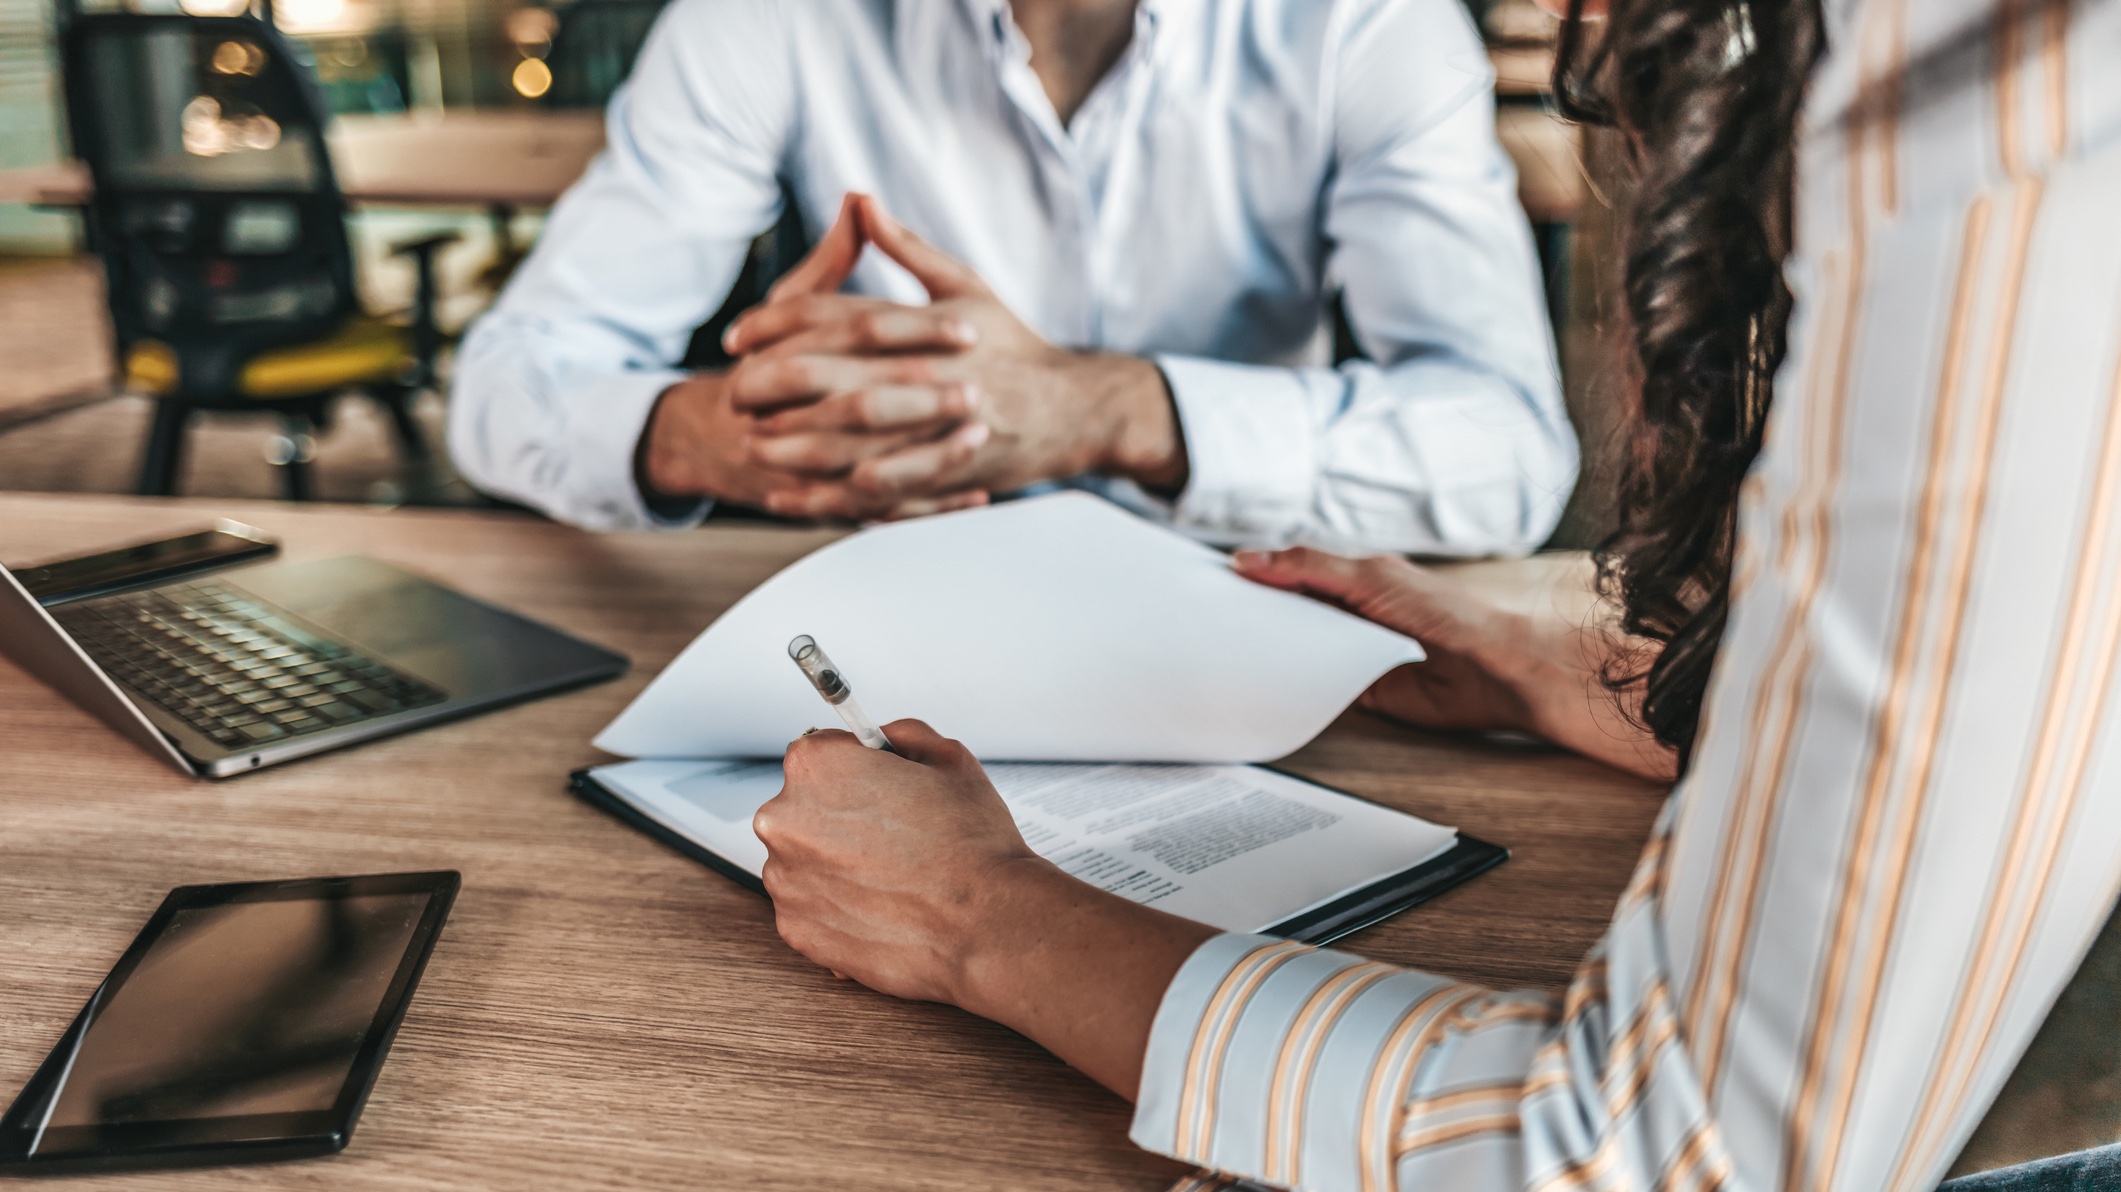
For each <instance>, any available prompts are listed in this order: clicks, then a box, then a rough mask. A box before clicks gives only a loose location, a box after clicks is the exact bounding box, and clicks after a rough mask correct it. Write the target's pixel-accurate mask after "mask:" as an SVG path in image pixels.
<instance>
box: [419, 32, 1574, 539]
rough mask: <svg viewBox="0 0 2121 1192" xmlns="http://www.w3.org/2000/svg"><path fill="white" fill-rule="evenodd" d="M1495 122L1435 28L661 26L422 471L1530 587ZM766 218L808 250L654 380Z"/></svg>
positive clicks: (1508, 247) (1533, 310)
mask: <svg viewBox="0 0 2121 1192" xmlns="http://www.w3.org/2000/svg"><path fill="white" fill-rule="evenodd" d="M1490 89H1491V74H1490V70H1489V67H1488V64H1487V60H1486V57H1485V55H1484V54H1483V53H1482V50H1481V46H1480V42H1479V40H1478V38H1477V37H1476V36H1475V34H1474V31H1473V29H1472V27H1471V24H1470V22H1469V21H1468V19H1467V18H1466V16H1465V14H1464V12H1463V10H1462V9H1461V8H1460V6H1459V4H1458V3H1457V0H778V2H776V0H676V2H675V3H673V4H672V6H671V7H670V8H669V9H668V10H667V11H666V12H665V14H664V16H663V17H662V19H661V21H660V23H659V25H658V26H657V28H656V31H655V32H654V34H653V35H651V37H650V38H649V41H648V44H647V46H646V47H645V48H644V50H643V52H642V54H641V58H640V61H639V63H638V65H637V66H636V68H635V71H634V74H633V77H632V79H631V81H630V82H629V83H628V84H627V85H626V86H625V87H624V88H623V89H622V90H621V92H620V93H619V95H618V96H617V97H616V98H615V99H614V100H613V101H612V104H611V110H610V115H609V145H608V148H607V149H606V150H605V152H604V154H603V155H602V156H601V157H600V158H598V160H597V161H596V162H595V163H594V164H593V165H592V166H591V167H590V169H589V172H588V173H587V174H586V175H585V176H584V177H583V179H582V180H581V181H580V182H579V183H577V184H576V185H575V187H574V188H573V189H572V190H571V191H570V192H569V193H568V195H567V196H566V197H565V198H564V199H563V200H562V201H561V203H560V204H559V206H558V207H557V208H556V209H555V210H554V212H553V215H552V218H551V220H550V221H549V222H548V224H547V225H546V228H545V231H544V234H543V236H542V237H541V239H540V241H539V244H538V247H537V250H536V252H534V253H533V254H532V256H531V257H530V259H529V260H528V261H527V262H526V263H525V264H524V266H523V267H522V269H521V270H520V271H519V272H518V274H517V275H516V277H515V279H514V280H513V281H512V282H511V284H510V285H509V287H508V289H507V291H506V292H505V293H504V294H503V295H502V297H501V300H500V301H499V302H498V303H497V304H496V306H495V308H494V309H493V310H492V311H491V312H490V313H488V314H487V315H486V316H485V317H483V318H482V319H481V320H480V321H479V323H478V324H477V325H476V326H475V327H474V328H473V330H472V332H471V333H470V335H469V336H468V337H467V339H466V341H465V344H464V348H463V351H462V352H461V354H460V357H459V360H458V364H457V381H456V386H455V394H454V400H453V404H452V410H451V427H450V441H451V446H452V450H453V454H454V456H455V458H456V461H457V463H458V466H459V467H460V468H461V469H462V471H463V472H464V473H465V475H466V476H467V477H468V478H469V479H471V480H472V481H473V482H474V483H477V484H479V485H481V486H482V487H484V488H486V489H489V490H491V491H494V492H496V493H500V494H502V495H506V496H510V497H513V498H516V499H518V500H523V501H526V502H528V503H531V504H533V505H536V506H539V507H541V508H543V509H545V510H547V511H548V512H550V513H552V514H553V515H554V516H557V517H560V518H563V519H565V520H568V521H572V522H575V523H578V524H581V525H585V526H590V527H594V528H622V527H645V526H654V525H685V524H691V523H692V522H694V521H697V520H698V519H699V518H700V517H702V516H704V515H705V513H706V511H707V510H708V508H709V507H710V506H711V504H712V502H713V501H715V500H728V501H733V502H736V503H740V504H745V505H752V506H757V507H762V508H766V509H769V510H772V511H775V512H783V513H791V514H798V515H822V516H835V517H845V518H858V519H859V518H871V517H886V516H904V515H910V514H916V513H922V512H930V511H934V510H938V509H945V508H954V507H959V506H962V505H965V504H970V503H976V502H978V501H981V500H984V499H986V497H987V496H988V495H990V494H993V495H999V494H1003V493H1006V492H1009V491H1013V490H1016V489H1020V488H1023V487H1026V486H1028V485H1031V484H1035V483H1038V482H1043V481H1062V482H1068V483H1074V484H1079V485H1082V486H1084V487H1089V488H1092V489H1094V490H1096V491H1099V492H1103V493H1105V494H1106V495H1107V496H1109V497H1112V498H1113V499H1115V500H1118V501H1120V502H1122V503H1124V504H1127V505H1128V506H1130V507H1132V508H1135V509H1137V510H1139V511H1141V512H1143V513H1145V514H1147V515H1150V516H1153V517H1157V518H1159V519H1162V520H1165V521H1167V522H1169V523H1170V524H1172V525H1174V526H1176V527H1177V528H1179V529H1182V530H1184V531H1186V532H1188V533H1191V534H1194V535H1196V536H1199V537H1201V538H1203V539H1206V540H1209V541H1215V542H1221V543H1232V544H1282V543H1289V542H1299V541H1300V542H1309V543H1315V544H1321V545H1327V546H1332V547H1337V548H1339V549H1342V550H1349V549H1358V550H1389V551H1402V552H1413V553H1424V554H1446V555H1475V554H1487V553H1496V552H1511V551H1522V550H1525V549H1529V548H1530V547H1532V546H1534V545H1536V544H1537V543H1538V542H1539V541H1540V540H1541V539H1542V538H1544V537H1545V536H1546V534H1547V533H1548V532H1549V531H1550V530H1551V529H1552V527H1553V524H1554V522H1555V520H1556V518H1557V517H1558V516H1559V514H1560V510H1561V506H1562V504H1563V502H1564V501H1565V499H1566V498H1567V496H1568V492H1569V488H1570V485H1571V483H1572V482H1573V480H1574V475H1575V465H1576V448H1575V441H1574V438H1573V435H1572V433H1571V430H1570V428H1569V425H1568V422H1567V418H1566V416H1565V414H1564V413H1563V410H1562V405H1561V399H1560V391H1559V384H1558V380H1557V377H1556V368H1555V363H1554V352H1553V342H1552V336H1551V333H1550V331H1549V329H1548V326H1547V323H1546V318H1545V314H1544V310H1543V306H1542V303H1541V299H1540V291H1539V285H1538V269H1537V265H1536V262H1535V259H1534V255H1533V251H1532V247H1531V240H1530V236H1529V233H1528V229H1527V227H1526V224H1525V219H1524V215H1523V213H1522V211H1521V210H1520V209H1519V208H1518V206H1517V203H1516V197H1515V177H1514V173H1513V171H1512V169H1511V167H1510V164H1509V160H1508V158H1507V157H1506V156H1505V155H1504V154H1503V153H1502V151H1501V149H1500V147H1499V145H1498V144H1497V142H1496V139H1495V131H1494V114H1493V107H1492V99H1491V90H1490ZM857 192H858V193H861V194H867V195H873V196H875V200H874V201H868V200H848V201H845V202H844V203H843V200H845V199H846V196H848V195H850V194H854V193H857ZM784 195H787V196H791V197H792V199H793V201H794V202H795V203H796V204H797V207H798V212H799V214H800V216H801V217H802V220H803V222H804V224H805V226H807V227H810V228H828V227H829V228H830V229H831V230H830V231H828V232H827V233H825V235H824V236H823V237H822V238H821V243H820V246H819V248H818V250H817V251H816V252H815V253H814V254H813V256H812V258H811V259H810V260H809V261H807V262H806V263H805V265H804V266H803V267H801V268H800V269H799V270H798V272H797V274H796V275H792V276H791V278H790V279H787V280H786V281H784V283H783V284H782V286H781V287H779V288H778V289H777V293H776V299H777V301H775V302H773V303H771V304H770V305H768V306H767V307H764V308H761V309H760V310H759V311H756V312H753V313H752V314H751V315H749V316H747V317H746V318H745V319H744V320H742V321H741V322H739V323H738V324H737V326H736V327H735V328H734V329H733V330H732V332H731V335H730V337H729V339H728V340H727V341H726V342H727V344H728V346H729V347H730V348H731V349H732V351H733V352H734V353H735V354H736V356H737V357H738V363H737V364H736V365H735V366H734V367H733V368H731V369H729V370H726V371H721V372H711V373H695V374H690V375H688V374H687V373H685V372H683V371H681V370H679V369H678V368H676V367H675V362H676V361H677V360H679V358H680V356H681V355H682V353H683V351H684V349H685V346H686V344H687V341H688V339H689V338H690V336H691V334H692V332H693V330H694V329H695V328H696V327H698V326H699V325H700V324H701V323H702V322H704V321H705V320H706V318H707V316H708V315H709V314H710V313H711V312H712V311H713V310H714V309H715V308H716V307H717V306H719V305H720V304H721V302H722V301H723V299H724V297H725V295H726V294H727V293H728V292H729V289H730V287H731V284H732V282H733V281H734V279H735V278H736V277H737V274H738V270H739V268H740V266H741V265H742V263H743V260H744V257H745V252H746V249H747V246H748V245H749V243H750V242H751V240H752V239H753V238H754V237H755V236H756V235H757V234H758V233H760V232H761V231H763V230H765V229H766V228H768V227H771V226H772V225H773V224H774V223H775V221H776V220H777V219H778V218H779V216H780V215H781V212H782V204H783V196H784ZM835 212H837V214H835ZM887 212H888V214H887ZM894 217H895V218H894ZM901 221H903V222H901ZM865 245H867V246H868V247H870V248H875V249H880V250H882V251H870V252H867V253H866V254H864V252H863V248H864V246H865ZM843 275H844V276H845V285H844V287H842V286H841V285H840V284H839V283H840V281H841V279H842V276H843ZM841 289H844V291H845V292H844V293H840V292H837V291H840V290H841ZM1336 292H1338V293H1339V294H1340V295H1341V297H1342V301H1343V304H1344V309H1345V311H1346V314H1347V319H1348V324H1349V330H1350V331H1351V333H1352V335H1353V338H1354V340H1355V342H1356V343H1357V345H1359V347H1360V348H1361V349H1362V351H1363V354H1364V356H1365V357H1367V359H1364V360H1358V361H1353V362H1350V363H1348V364H1345V365H1343V366H1342V367H1340V368H1338V369H1335V368H1332V367H1329V366H1328V354H1329V351H1330V340H1331V321H1330V319H1329V317H1328V310H1329V307H1330V305H1331V298H1332V295H1333V294H1334V293H1336ZM931 301H932V302H933V306H932V307H930V306H928V304H929V303H930V302H931ZM916 308H918V309H916Z"/></svg>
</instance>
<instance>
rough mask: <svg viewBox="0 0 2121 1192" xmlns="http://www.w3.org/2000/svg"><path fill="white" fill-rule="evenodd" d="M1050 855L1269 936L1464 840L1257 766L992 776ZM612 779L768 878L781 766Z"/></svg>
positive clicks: (674, 765) (647, 772)
mask: <svg viewBox="0 0 2121 1192" xmlns="http://www.w3.org/2000/svg"><path fill="white" fill-rule="evenodd" d="M987 772H988V775H989V776H990V777H992V778H993V779H994V785H995V788H996V789H997V790H999V791H1000V792H1001V795H1002V798H1003V800H1004V801H1006V802H1007V803H1008V804H1009V809H1010V810H1011V811H1012V812H1014V813H1015V815H1016V826H1017V828H1018V829H1019V830H1021V831H1022V832H1023V834H1024V840H1025V842H1026V843H1028V844H1029V845H1030V846H1031V847H1032V848H1033V849H1036V850H1037V851H1038V853H1039V855H1040V856H1043V857H1045V858H1047V859H1048V860H1050V861H1052V862H1054V863H1055V864H1056V865H1059V866H1060V867H1061V868H1062V869H1065V870H1067V871H1068V872H1069V873H1072V874H1074V875H1075V876H1077V877H1079V878H1081V879H1083V880H1084V881H1087V882H1089V883H1090V884H1092V885H1095V886H1100V887H1102V888H1104V889H1106V890H1110V891H1112V892H1113V893H1116V894H1120V895H1123V896H1125V897H1127V898H1131V899H1133V900H1134V901H1136V902H1140V903H1145V904H1150V905H1154V906H1157V907H1160V908H1162V909H1164V910H1167V911H1170V912H1171V913H1172V914H1175V915H1184V916H1185V917H1187V918H1189V919H1194V920H1197V921H1199V922H1202V923H1207V924H1209V925H1211V926H1214V927H1220V928H1222V929H1223V930H1225V931H1257V930H1260V929H1261V928H1265V927H1271V926H1273V925H1274V924H1276V923H1280V922H1282V921H1284V920H1286V919H1289V918H1291V917H1292V916H1295V915H1298V914H1301V913H1302V912H1304V911H1307V910H1310V909H1311V908H1312V907H1315V906H1319V905H1321V904H1323V903H1325V902H1328V901H1330V900H1332V899H1334V898H1338V897H1339V896H1341V895H1342V894H1345V893H1347V892H1349V891H1351V890H1356V889H1360V888H1361V887H1363V886H1366V885H1369V884H1370V883H1371V882H1374V881H1378V880H1380V879H1382V878H1386V877H1389V876H1391V875H1392V874H1395V873H1399V872H1402V871H1404V870H1407V869H1411V868H1413V867H1414V866H1416V865H1419V864H1421V863H1423V862H1424V861H1427V860H1429V859H1431V858H1433V857H1436V856H1438V855H1440V854H1442V853H1443V852H1444V850H1446V849H1448V848H1450V847H1451V845H1452V844H1453V843H1455V842H1456V841H1457V839H1458V834H1457V832H1456V831H1455V830H1453V829H1451V828H1446V827H1443V826H1441V825H1438V824H1432V823H1430V822H1429V821H1427V820H1424V819H1418V818H1416V817H1414V816H1411V815H1406V814H1404V813H1402V812H1398V811H1393V810H1392V809H1390V808H1387V807H1380V806H1378V805H1377V804H1375V803H1370V802H1366V801H1364V800H1361V799H1356V798H1351V797H1349V796H1347V795H1343V794H1340V793H1339V792H1337V791H1331V790H1327V789H1326V788H1324V787H1321V786H1315V785H1313V784H1311V783H1308V782H1304V781H1302V780H1300V779H1296V778H1291V777H1289V776H1288V775H1286V774H1279V773H1276V772H1274V771H1272V770H1262V769H1259V768H1258V767H1256V766H1186V765H1116V766H1115V765H1052V764H1048V765H1039V764H1032V763H1017V764H1011V765H999V766H991V767H989V768H988V771H987ZM595 774H596V778H597V779H598V781H600V782H602V783H604V784H605V785H606V786H608V787H611V788H612V789H613V790H616V791H618V792H619V793H620V794H622V795H624V796H626V797H627V798H628V799H629V801H631V802H633V803H634V805H635V806H637V807H639V808H640V809H641V810H642V811H643V812H645V813H646V814H648V815H649V816H651V817H652V818H654V819H656V820H657V821H658V822H660V823H662V824H663V826H665V827H667V828H670V829H672V830H673V831H676V832H678V833H680V834H682V835H685V836H688V837H691V838H692V839H694V840H696V841H698V842H699V843H701V844H702V845H704V846H706V847H707V848H708V849H710V850H712V851H713V852H715V853H716V854H718V855H720V856H721V857H722V858H724V859H725V860H728V861H730V862H732V863H734V864H736V865H737V866H739V867H741V868H743V869H745V870H747V871H749V872H751V873H753V874H756V873H757V872H758V871H759V869H760V868H761V867H762V866H763V865H764V864H765V863H766V847H765V846H764V845H762V844H760V843H759V838H758V837H757V836H755V835H753V834H752V831H751V815H752V813H753V812H755V811H757V810H758V808H759V805H760V804H762V803H764V802H765V801H766V800H768V799H770V798H772V797H773V796H774V794H775V793H776V792H777V791H779V790H780V788H781V767H780V763H778V762H731V761H715V762H700V761H690V762H680V761H637V762H624V763H621V764H618V765H614V766H601V767H598V769H597V770H596V771H595Z"/></svg>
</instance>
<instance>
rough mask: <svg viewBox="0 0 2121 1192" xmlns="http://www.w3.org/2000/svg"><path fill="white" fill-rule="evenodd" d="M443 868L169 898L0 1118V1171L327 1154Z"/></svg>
mask: <svg viewBox="0 0 2121 1192" xmlns="http://www.w3.org/2000/svg"><path fill="white" fill-rule="evenodd" d="M458 883H459V878H458V876H457V874H456V873H454V872H446V871H445V872H437V873H397V874H383V875H377V876H371V877H332V878H310V879H305V880H301V881H285V882H245V883H242V884H238V885H226V886H184V887H182V888H179V889H176V890H172V891H170V894H169V897H167V898H165V899H163V900H162V905H161V907H160V908H158V909H157V910H156V911H155V914H154V917H153V918H151V919H149V920H148V921H147V926H146V927H144V928H142V929H141V931H140V934H139V936H138V937H137V938H135V939H134V940H133V943H132V946H131V947H129V948H127V949H126V950H125V955H124V956H122V957H120V958H119V960H118V963H117V965H116V967H114V968H112V969H111V971H110V976H108V977H106V978H104V980H103V984H102V985H101V986H100V987H98V988H97V990H96V992H95V994H94V996H92V997H90V998H89V1000H88V1005H87V1006H85V1007H83V1008H82V1010H81V1013H80V1014H79V1015H78V1016H76V1017H75V1019H74V1022H73V1025H72V1026H70V1027H68V1028H67V1031H66V1034H65V1035H64V1036H63V1037H61V1038H60V1040H59V1044H58V1046H56V1047H54V1048H53V1049H52V1053H51V1055H50V1056H49V1057H48V1058H47V1059H46V1060H45V1061H44V1063H43V1064H42V1065H41V1066H40V1067H38V1069H37V1071H36V1073H35V1074H34V1075H32V1076H31V1077H30V1080H29V1084H28V1085H27V1086H26V1087H24V1088H23V1090H22V1093H21V1095H20V1096H18V1097H16V1098H15V1103H14V1104H13V1105H12V1106H10V1107H9V1108H8V1111H7V1114H6V1116H4V1117H0V1174H8V1175H31V1174H36V1173H39V1172H51V1173H53V1174H60V1173H66V1172H78V1171H85V1170H104V1171H108V1170H116V1169H124V1168H142V1167H184V1166H199V1165H204V1164H220V1163H248V1162H265V1161H273V1160H280V1159H295V1158H301V1157H304V1156H308V1155H321V1154H328V1153H330V1152H332V1151H336V1150H339V1149H341V1148H343V1147H345V1145H346V1142H347V1139H348V1138H349V1137H350V1136H351V1135H352V1133H353V1126H354V1119H355V1118H356V1117H358V1116H360V1113H361V1104H362V1102H363V1101H365V1100H367V1098H368V1090H369V1087H370V1086H371V1085H373V1084H374V1083H375V1078H376V1071H377V1069H379V1068H380V1067H382V1065H383V1056H384V1053H385V1052H387V1051H388V1050H389V1049H390V1041H391V1037H392V1036H393V1035H395V1034H396V1033H397V1029H398V1022H399V1020H400V1019H402V1018H403V1017H404V1015H405V1006H406V1003H407V1002H409V1001H411V999H412V991H413V987H414V986H415V985H417V984H418V983H419V980H420V970H421V969H422V968H424V967H425V966H426V964H427V956H428V954H429V953H430V952H432V951H433V950H434V944H435V939H436V937H437V936H439V935H440V934H441V931H442V920H443V919H444V918H445V917H446V916H447V915H448V914H449V906H450V903H451V902H452V901H453V900H454V899H455V897H456V893H457V886H458Z"/></svg>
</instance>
